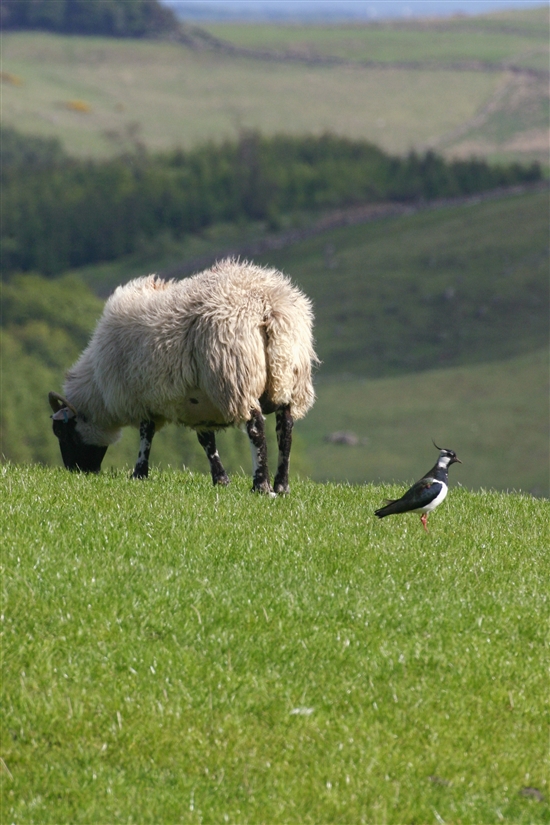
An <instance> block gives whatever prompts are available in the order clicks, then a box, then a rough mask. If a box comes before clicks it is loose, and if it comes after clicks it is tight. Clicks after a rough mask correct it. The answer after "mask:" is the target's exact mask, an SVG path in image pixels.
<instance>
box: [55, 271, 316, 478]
mask: <svg viewBox="0 0 550 825" xmlns="http://www.w3.org/2000/svg"><path fill="white" fill-rule="evenodd" d="M312 321H313V315H312V311H311V304H310V302H309V300H308V299H307V298H306V297H305V295H303V293H301V292H300V291H299V290H298V289H296V287H294V286H292V284H291V283H290V281H289V279H288V278H286V277H285V276H284V275H282V274H281V273H280V272H277V270H275V269H264V268H262V267H259V266H255V265H254V264H251V263H247V262H240V261H236V260H225V261H221V262H220V263H217V264H216V265H215V266H214V267H212V269H209V270H206V271H205V272H201V273H199V274H198V275H194V276H193V277H191V278H186V279H184V280H181V281H175V280H172V281H163V280H161V279H160V278H158V277H156V276H155V275H150V276H148V277H145V278H137V279H136V280H134V281H130V283H128V284H126V285H125V286H122V287H118V289H117V290H115V292H114V293H113V295H112V296H111V297H110V298H109V300H108V301H107V303H106V304H105V308H104V311H103V315H102V317H101V318H100V320H99V323H98V325H97V327H96V330H95V332H94V334H93V336H92V339H91V341H90V343H89V344H88V346H87V348H86V349H85V350H84V352H83V353H82V355H81V356H80V359H79V360H78V361H77V362H76V364H75V365H74V366H73V367H72V368H71V369H70V370H69V372H68V373H67V377H66V381H65V386H64V393H65V395H64V396H61V395H59V394H58V393H55V392H51V393H50V394H49V401H50V405H51V407H52V409H53V411H54V414H53V416H52V418H53V431H54V433H55V435H56V436H57V437H58V438H59V443H60V447H61V455H62V458H63V462H64V464H65V467H67V469H69V470H81V471H84V472H93V473H97V472H99V470H100V468H101V462H102V460H103V457H104V455H105V453H106V451H107V448H108V446H109V444H113V443H114V442H115V441H117V439H118V438H119V436H120V430H121V428H122V427H125V426H133V427H139V431H140V450H139V457H138V461H137V464H136V466H135V469H134V477H135V478H146V477H147V475H148V471H149V453H150V450H151V442H152V439H153V436H154V434H155V432H156V431H157V430H159V429H160V428H161V427H162V426H163V425H164V424H165V423H167V422H174V423H177V424H184V425H185V426H187V427H191V428H192V429H194V430H196V431H197V436H198V439H199V443H200V444H201V446H202V447H203V449H204V451H205V452H206V455H207V457H208V461H209V463H210V471H211V473H212V480H213V482H214V484H227V483H228V481H229V479H228V477H227V474H226V472H225V470H224V468H223V466H222V463H221V461H220V457H219V455H218V452H217V449H216V439H215V431H216V430H218V429H221V428H224V427H229V426H239V425H241V424H244V425H245V426H246V431H247V433H248V437H249V439H250V445H251V450H252V460H253V470H254V485H253V490H257V491H259V492H262V493H271V492H272V488H271V485H270V482H269V473H268V467H267V449H266V442H265V432H264V418H263V415H262V413H263V414H266V415H267V414H268V413H271V412H274V413H275V414H276V431H277V442H278V446H279V462H278V468H277V474H276V476H275V481H274V491H275V492H276V493H286V492H288V489H289V488H288V466H289V457H290V446H291V436H292V426H293V421H294V419H298V418H302V417H303V416H304V415H305V413H306V412H307V411H308V410H309V408H310V407H311V406H312V404H313V401H314V393H313V386H312V382H311V367H312V364H313V363H315V362H316V361H317V358H316V355H315V352H314V350H313V342H312Z"/></svg>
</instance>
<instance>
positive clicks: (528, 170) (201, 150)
mask: <svg viewBox="0 0 550 825" xmlns="http://www.w3.org/2000/svg"><path fill="white" fill-rule="evenodd" d="M1 162H2V227H1V230H2V248H3V260H2V264H3V269H4V272H6V273H10V272H14V271H38V272H41V273H42V274H44V275H47V276H52V275H55V274H57V273H59V272H62V271H64V270H67V269H70V268H75V267H79V266H84V265H86V264H90V263H96V262H99V261H107V260H112V259H115V258H117V257H119V256H121V255H124V254H127V253H130V252H133V251H135V249H136V248H137V246H138V244H139V242H140V241H141V240H143V239H144V238H145V239H151V238H154V237H155V236H158V235H159V234H161V233H169V234H170V235H171V236H172V237H173V238H175V239H180V238H182V237H183V236H184V235H186V234H190V233H195V232H198V231H200V230H201V229H204V228H205V227H207V226H209V225H212V224H214V223H216V222H221V221H266V222H268V224H269V225H270V226H272V227H273V228H276V227H277V225H278V222H279V220H280V217H281V216H282V215H284V214H288V213H292V212H297V211H300V210H308V211H311V210H319V209H328V208H334V207H341V206H350V205H353V204H358V203H368V202H379V201H383V200H393V201H418V200H430V199H434V198H441V197H454V196H460V195H469V194H473V193H476V192H481V191H487V190H490V189H493V188H496V187H500V186H510V185H515V184H518V183H524V182H530V181H536V180H539V179H540V178H541V170H540V167H539V165H538V164H536V163H535V164H532V165H531V166H527V167H524V166H521V165H519V164H517V163H513V164H508V165H498V166H493V165H489V164H488V163H486V162H485V161H483V160H475V159H472V160H460V161H459V160H456V161H447V160H445V159H444V158H442V157H440V156H438V155H436V154H435V153H434V152H431V151H428V152H426V153H424V154H418V153H415V152H411V153H410V154H409V155H408V156H406V157H397V156H391V155H388V154H386V153H385V152H384V151H382V150H381V149H379V148H378V147H376V146H374V145H372V144H370V143H367V142H366V141H361V140H350V139H348V138H344V137H339V136H336V135H332V134H325V135H322V136H319V137H314V136H306V137H291V136H286V135H276V136H273V137H265V136H262V135H260V134H259V133H256V132H247V133H243V134H242V135H241V136H240V137H239V139H238V140H235V141H229V140H228V141H225V142H223V143H220V144H214V143H208V144H205V145H203V146H200V147H197V148H195V149H191V150H189V151H183V150H181V149H178V150H173V151H170V152H165V153H162V154H150V153H148V152H147V151H146V150H145V149H144V148H143V147H138V148H136V150H135V151H132V152H129V153H126V154H123V155H120V156H118V157H115V158H112V159H109V160H80V159H75V158H71V157H69V156H67V155H66V154H65V153H64V151H63V149H62V147H61V144H60V143H59V142H58V141H57V140H56V139H42V138H37V137H26V136H23V135H21V134H19V133H17V132H15V131H14V130H12V129H8V128H6V129H4V131H3V151H2V160H1Z"/></svg>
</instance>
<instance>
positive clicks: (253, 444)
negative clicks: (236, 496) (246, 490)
mask: <svg viewBox="0 0 550 825" xmlns="http://www.w3.org/2000/svg"><path fill="white" fill-rule="evenodd" d="M246 432H247V433H248V438H249V440H250V450H251V452H252V470H253V477H254V483H253V485H252V492H253V493H267V494H269V493H271V494H272V495H273V490H272V489H271V484H270V483H269V470H268V468H267V444H266V441H265V427H264V417H263V415H262V414H261V412H260V411H259V410H254V412H253V413H252V416H251V418H250V419H249V421H247V422H246Z"/></svg>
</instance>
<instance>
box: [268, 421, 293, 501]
mask: <svg viewBox="0 0 550 825" xmlns="http://www.w3.org/2000/svg"><path fill="white" fill-rule="evenodd" d="M275 418H276V422H277V424H276V433H277V444H278V445H279V463H278V465H277V475H276V476H275V482H274V484H273V489H274V490H275V492H276V493H289V492H290V487H289V486H288V467H289V464H290V448H291V446H292V427H293V425H294V419H293V418H292V415H291V414H290V405H287V406H286V407H283V408H282V409H280V410H277V412H276V413H275Z"/></svg>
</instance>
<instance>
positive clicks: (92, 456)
mask: <svg viewBox="0 0 550 825" xmlns="http://www.w3.org/2000/svg"><path fill="white" fill-rule="evenodd" d="M64 400H65V399H62V398H61V397H60V396H57V395H56V394H55V393H50V404H51V407H52V409H53V410H54V414H53V415H52V421H53V431H54V434H55V435H56V436H57V437H58V439H59V446H60V448H61V457H62V459H63V464H64V465H65V467H66V468H67V470H72V471H76V472H82V473H99V471H100V470H101V462H102V461H103V456H104V455H105V453H106V452H107V447H99V446H97V445H95V444H85V443H84V442H83V440H82V437H81V436H80V434H79V433H78V431H77V429H76V423H77V416H76V410H75V409H74V408H72V407H68V406H62V402H63V401H64Z"/></svg>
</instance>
